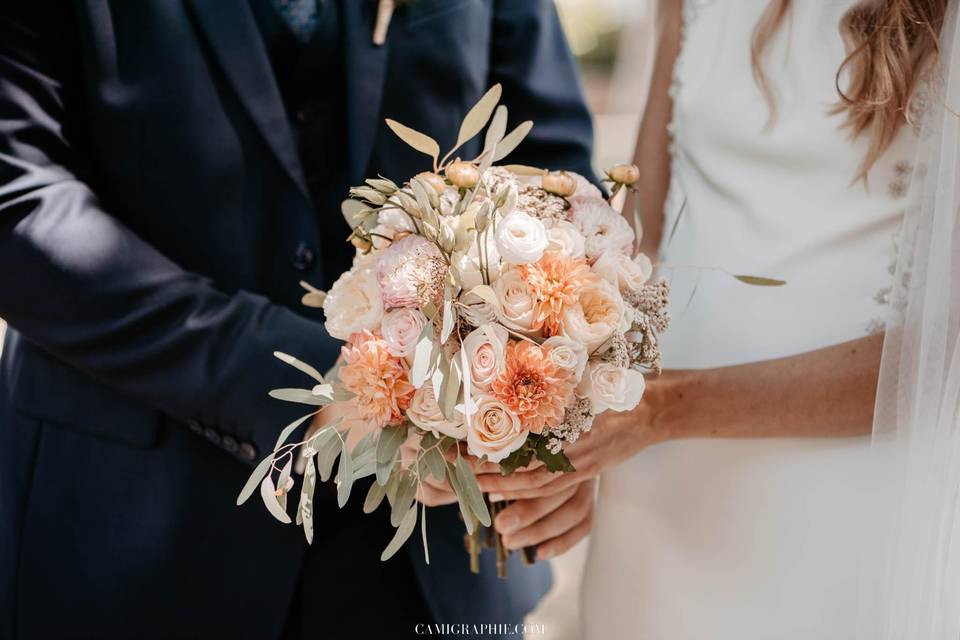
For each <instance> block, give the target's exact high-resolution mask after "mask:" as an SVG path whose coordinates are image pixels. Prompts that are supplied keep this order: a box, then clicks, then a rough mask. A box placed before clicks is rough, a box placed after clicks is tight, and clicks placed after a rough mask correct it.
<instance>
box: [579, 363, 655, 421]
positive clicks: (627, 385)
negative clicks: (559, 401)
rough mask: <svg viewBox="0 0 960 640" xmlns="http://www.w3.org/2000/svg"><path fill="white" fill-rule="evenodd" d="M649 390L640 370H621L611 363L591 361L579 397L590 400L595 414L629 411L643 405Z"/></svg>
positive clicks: (581, 384)
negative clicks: (608, 410) (645, 393)
mask: <svg viewBox="0 0 960 640" xmlns="http://www.w3.org/2000/svg"><path fill="white" fill-rule="evenodd" d="M645 388H646V383H645V382H644V379H643V374H642V373H640V372H639V371H634V370H633V369H621V368H620V367H615V366H613V365H612V364H610V363H609V362H591V363H590V364H588V365H587V370H586V372H585V373H584V375H583V379H582V380H581V381H580V384H579V386H578V387H577V395H578V396H580V397H581V398H588V399H589V400H590V402H591V403H592V404H593V412H594V413H600V412H602V411H606V410H607V409H612V410H613V411H629V410H630V409H633V408H634V407H636V406H637V404H639V403H640V399H641V398H643V391H644V389H645Z"/></svg>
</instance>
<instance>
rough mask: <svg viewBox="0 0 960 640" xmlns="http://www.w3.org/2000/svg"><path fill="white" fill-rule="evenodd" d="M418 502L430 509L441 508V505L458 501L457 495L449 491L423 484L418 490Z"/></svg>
mask: <svg viewBox="0 0 960 640" xmlns="http://www.w3.org/2000/svg"><path fill="white" fill-rule="evenodd" d="M417 500H419V501H420V502H422V503H423V504H425V505H427V506H428V507H439V506H441V505H445V504H453V503H455V502H456V501H457V494H455V493H454V492H453V491H450V490H449V489H443V488H438V487H436V486H432V485H430V484H428V483H426V482H423V483H421V485H420V487H419V488H418V489H417Z"/></svg>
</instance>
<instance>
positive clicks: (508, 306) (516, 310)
mask: <svg viewBox="0 0 960 640" xmlns="http://www.w3.org/2000/svg"><path fill="white" fill-rule="evenodd" d="M493 291H494V293H496V294H497V299H498V300H499V301H500V310H499V314H498V318H499V320H500V322H502V323H503V324H504V325H506V326H507V328H509V329H513V330H514V331H521V332H524V333H527V334H531V333H533V332H537V331H539V329H540V325H538V324H537V301H536V299H535V298H534V296H533V293H532V292H531V291H530V288H529V287H528V286H527V282H526V280H524V279H523V276H521V275H520V272H519V271H517V270H516V269H507V270H506V271H504V272H503V273H502V274H501V275H500V279H499V280H497V281H496V282H494V283H493Z"/></svg>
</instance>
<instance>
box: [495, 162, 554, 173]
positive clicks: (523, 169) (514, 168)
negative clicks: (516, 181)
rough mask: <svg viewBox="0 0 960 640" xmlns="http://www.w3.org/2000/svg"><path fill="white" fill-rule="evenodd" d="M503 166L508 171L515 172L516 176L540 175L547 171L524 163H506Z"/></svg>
mask: <svg viewBox="0 0 960 640" xmlns="http://www.w3.org/2000/svg"><path fill="white" fill-rule="evenodd" d="M503 168H504V169H506V170H507V171H509V172H510V173H515V174H516V175H518V176H542V175H543V174H545V173H546V172H547V171H546V169H538V168H536V167H528V166H527V165H525V164H506V165H503Z"/></svg>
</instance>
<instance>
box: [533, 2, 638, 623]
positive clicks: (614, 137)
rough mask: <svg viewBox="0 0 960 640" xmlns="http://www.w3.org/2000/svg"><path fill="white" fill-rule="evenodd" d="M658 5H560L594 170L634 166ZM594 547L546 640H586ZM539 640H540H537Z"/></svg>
mask: <svg viewBox="0 0 960 640" xmlns="http://www.w3.org/2000/svg"><path fill="white" fill-rule="evenodd" d="M654 5H655V2H654V1H653V0H557V8H558V9H559V11H560V19H561V21H562V22H563V27H564V30H565V31H566V34H567V39H568V40H569V42H570V47H571V49H573V52H574V54H575V55H576V56H577V60H578V61H579V63H580V71H581V76H582V78H583V86H584V90H585V92H586V94H587V102H588V103H589V105H590V110H591V112H592V113H593V119H594V122H593V129H594V141H595V146H594V158H593V160H594V163H593V164H594V169H595V170H597V171H602V170H603V169H605V168H607V167H609V166H611V165H614V164H618V163H629V162H632V161H633V151H634V143H635V142H636V137H637V130H638V129H639V126H640V115H641V112H642V111H643V107H644V102H645V100H646V93H647V85H648V83H649V79H650V71H651V68H652V63H653V51H654ZM588 546H589V541H584V542H582V543H581V544H580V545H578V546H577V548H575V549H574V550H573V551H571V552H569V553H567V554H565V555H564V556H562V557H560V558H558V559H556V560H554V561H552V564H553V570H554V585H553V589H552V590H551V591H550V593H549V594H547V596H546V597H545V598H544V600H543V602H541V604H540V606H539V607H538V608H537V610H536V611H534V612H533V613H532V614H530V616H529V617H528V619H527V621H528V622H530V623H536V624H539V625H542V628H543V629H544V631H545V633H544V634H543V635H536V636H534V638H537V639H539V640H579V638H580V578H581V575H582V573H583V564H584V562H585V560H586V556H587V547H588ZM531 640H533V639H532V638H531Z"/></svg>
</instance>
